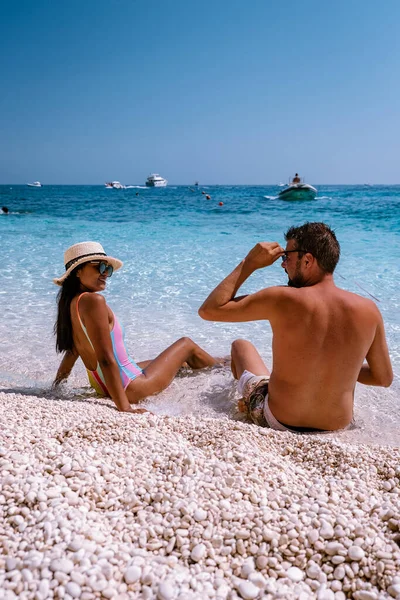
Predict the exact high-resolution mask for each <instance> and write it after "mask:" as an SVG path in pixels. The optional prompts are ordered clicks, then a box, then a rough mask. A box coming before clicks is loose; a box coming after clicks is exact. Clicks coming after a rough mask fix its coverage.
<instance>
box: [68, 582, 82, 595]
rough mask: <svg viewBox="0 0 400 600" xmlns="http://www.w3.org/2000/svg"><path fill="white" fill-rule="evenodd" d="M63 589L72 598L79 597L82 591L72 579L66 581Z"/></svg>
mask: <svg viewBox="0 0 400 600" xmlns="http://www.w3.org/2000/svg"><path fill="white" fill-rule="evenodd" d="M65 591H66V592H67V594H69V595H70V596H71V597H72V598H79V597H80V595H81V593H82V590H81V587H80V586H79V585H78V584H77V583H75V582H74V581H69V582H68V583H67V585H66V586H65Z"/></svg>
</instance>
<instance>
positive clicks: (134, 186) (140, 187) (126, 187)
mask: <svg viewBox="0 0 400 600" xmlns="http://www.w3.org/2000/svg"><path fill="white" fill-rule="evenodd" d="M130 188H135V189H137V190H147V189H148V188H147V187H146V186H145V185H126V186H125V189H126V190H129V189H130Z"/></svg>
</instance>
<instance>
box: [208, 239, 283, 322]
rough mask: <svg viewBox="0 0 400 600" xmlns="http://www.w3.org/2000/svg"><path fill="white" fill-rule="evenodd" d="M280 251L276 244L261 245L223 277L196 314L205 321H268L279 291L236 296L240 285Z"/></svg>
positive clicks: (257, 245)
mask: <svg viewBox="0 0 400 600" xmlns="http://www.w3.org/2000/svg"><path fill="white" fill-rule="evenodd" d="M283 253H284V250H283V248H282V247H281V246H280V245H279V244H278V243H277V242H260V243H258V244H256V245H255V246H254V248H253V249H252V250H251V251H250V252H249V253H248V255H247V256H246V258H245V259H244V260H242V262H241V263H239V264H238V266H237V267H236V268H235V269H234V270H233V271H232V273H231V274H230V275H228V277H226V278H225V279H224V280H223V281H221V283H220V284H218V285H217V287H216V288H215V290H213V291H212V292H211V294H210V295H209V296H208V298H207V299H206V300H205V301H204V302H203V304H202V306H201V307H200V309H199V315H200V317H201V318H202V319H205V320H206V321H231V322H240V321H257V320H260V319H268V318H269V313H270V310H271V309H272V306H273V305H274V303H275V297H276V295H277V293H276V291H275V292H274V290H277V289H278V288H269V289H265V290H261V291H260V292H257V293H255V294H250V295H248V296H239V297H238V298H235V295H236V293H237V291H238V290H239V288H240V287H241V285H242V284H243V283H244V282H245V281H246V279H248V278H249V277H250V275H251V274H252V273H254V271H256V270H257V269H262V268H264V267H267V266H269V265H272V264H273V263H274V262H275V261H276V260H277V259H278V258H279V257H280V256H282V254H283Z"/></svg>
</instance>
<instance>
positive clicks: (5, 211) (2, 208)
mask: <svg viewBox="0 0 400 600" xmlns="http://www.w3.org/2000/svg"><path fill="white" fill-rule="evenodd" d="M1 210H2V211H3V215H8V213H9V212H10V211H9V210H8V208H7V206H2V207H1Z"/></svg>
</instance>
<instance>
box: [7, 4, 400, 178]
mask: <svg viewBox="0 0 400 600" xmlns="http://www.w3.org/2000/svg"><path fill="white" fill-rule="evenodd" d="M399 22H400V2H398V0H385V2H377V1H376V0H373V1H372V0H364V1H361V0H337V1H336V2H327V1H325V0H318V1H317V0H302V1H301V2H299V1H292V0H288V1H285V0H282V1H281V2H273V1H268V0H249V2H243V1H238V0H213V1H211V0H202V1H201V2H194V1H192V0H186V1H183V0H168V1H165V0H164V1H163V2H161V1H160V0H97V1H93V0H79V1H77V0H68V1H66V2H54V0H51V1H50V0H46V1H44V0H30V1H27V0H15V1H13V2H12V1H9V0H5V1H3V3H2V4H1V12H0V53H1V57H2V68H1V73H2V76H1V77H2V85H1V94H0V183H25V182H27V181H32V180H35V179H39V180H40V181H42V183H44V184H45V183H66V184H68V183H76V184H81V183H82V184H84V183H88V184H89V183H92V184H95V183H99V184H102V183H103V182H104V181H105V180H109V179H118V180H120V181H122V182H123V183H125V184H131V183H143V182H144V181H145V179H146V177H147V175H148V174H149V173H150V172H154V171H155V172H159V173H161V174H162V175H163V176H164V177H166V178H167V179H168V180H169V181H170V183H182V184H186V183H193V182H194V181H195V180H199V181H200V182H202V183H204V184H205V183H209V184H218V183H219V184H224V183H231V184H263V183H271V184H274V183H277V182H279V181H286V180H287V179H288V177H289V175H291V174H293V173H294V171H298V172H299V173H300V174H301V175H304V176H305V177H306V179H307V181H308V182H309V183H316V184H318V183H400V167H399V164H400V160H399V156H400V141H399V140H400V116H399V114H400V111H399V107H400V77H399V74H400V36H399V35H398V23H399Z"/></svg>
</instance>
